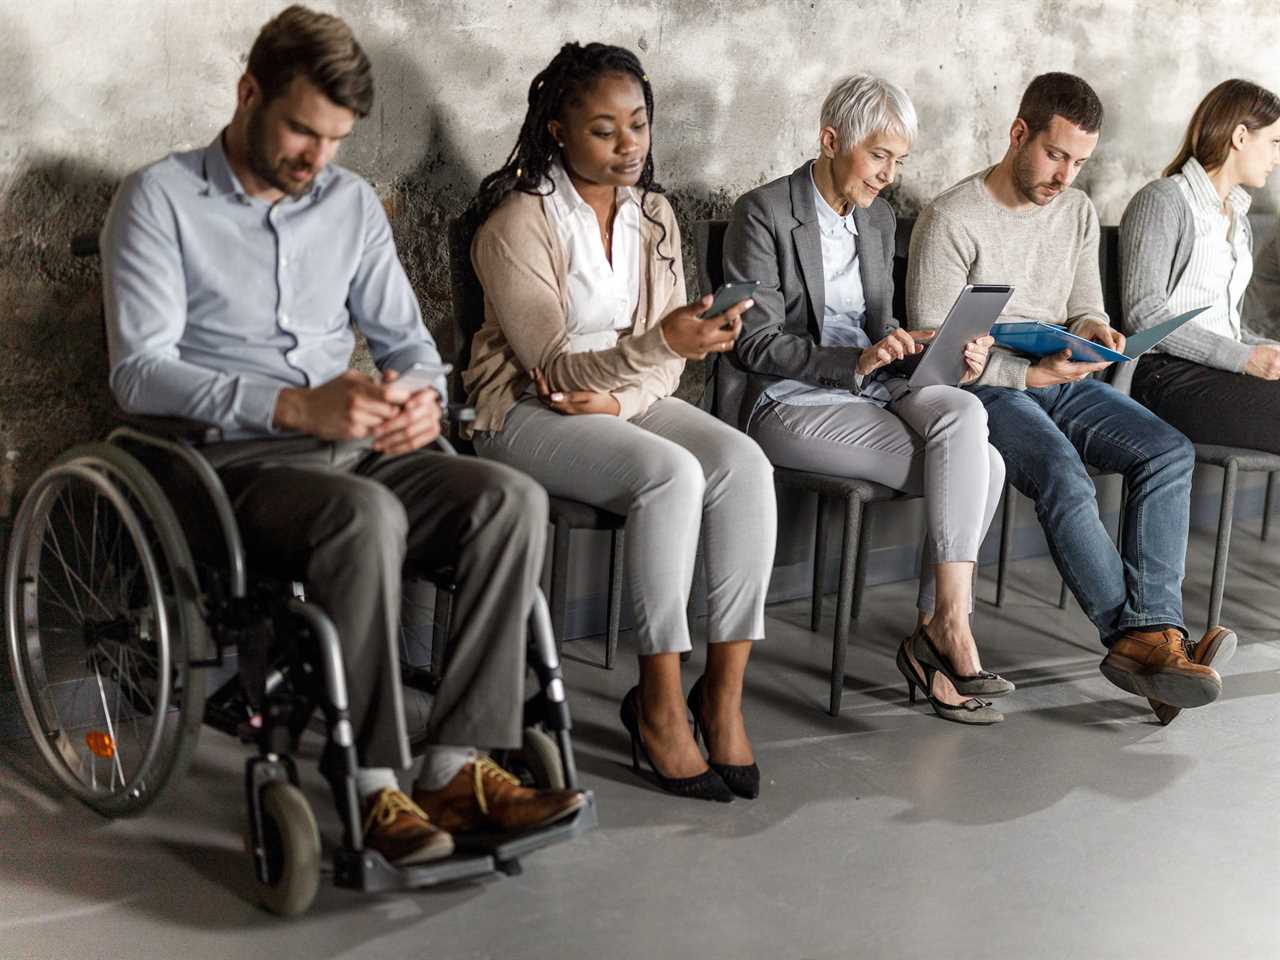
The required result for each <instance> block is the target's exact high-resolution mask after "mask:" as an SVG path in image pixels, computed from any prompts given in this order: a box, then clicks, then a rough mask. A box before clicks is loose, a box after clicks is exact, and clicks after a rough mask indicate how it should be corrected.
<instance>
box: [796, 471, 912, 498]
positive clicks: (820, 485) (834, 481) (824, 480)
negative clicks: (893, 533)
mask: <svg viewBox="0 0 1280 960" xmlns="http://www.w3.org/2000/svg"><path fill="white" fill-rule="evenodd" d="M773 478H774V479H775V480H777V481H778V483H780V484H782V485H783V486H787V487H797V488H799V489H801V490H812V491H814V492H816V493H820V494H822V495H823V496H837V497H841V496H855V497H857V498H858V499H860V500H862V501H863V502H864V503H872V502H874V501H877V500H895V499H897V498H899V497H902V498H906V497H908V496H909V495H908V494H905V493H903V492H902V491H900V490H894V489H893V488H892V487H886V486H885V485H884V484H882V483H875V482H873V481H871V480H861V479H859V478H858V477H841V476H838V475H836V474H831V473H810V472H809V471H807V470H792V469H790V468H789V467H774V468H773Z"/></svg>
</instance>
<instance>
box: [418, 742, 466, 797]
mask: <svg viewBox="0 0 1280 960" xmlns="http://www.w3.org/2000/svg"><path fill="white" fill-rule="evenodd" d="M477 756H478V754H477V752H476V750H475V748H474V747H427V752H426V753H425V754H424V755H423V757H422V772H421V773H419V774H418V780H417V782H416V783H414V785H413V787H414V789H415V790H427V791H430V790H443V789H444V788H445V787H446V786H448V784H449V781H450V780H452V779H453V778H454V777H456V776H457V775H458V771H459V770H461V769H462V768H463V767H465V766H466V765H467V764H468V763H470V762H471V761H472V760H474V759H475V758H476V757H477Z"/></svg>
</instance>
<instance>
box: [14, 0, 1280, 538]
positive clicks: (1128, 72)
mask: <svg viewBox="0 0 1280 960" xmlns="http://www.w3.org/2000/svg"><path fill="white" fill-rule="evenodd" d="M318 5H319V6H323V7H325V8H327V9H331V10H333V11H335V12H337V13H340V14H341V15H343V16H345V17H346V18H347V19H348V20H349V21H350V22H351V23H352V25H353V26H354V28H355V30H356V32H357V34H358V36H359V37H360V38H361V40H362V42H363V43H364V44H365V46H366V48H367V49H368V51H369V53H370V55H371V57H372V59H373V62H374V67H375V74H376V79H377V85H378V99H377V103H376V105H375V108H374V112H373V115H372V116H371V117H370V118H369V119H368V120H366V121H363V122H362V123H360V124H359V125H358V126H357V130H356V134H355V136H354V137H353V138H352V140H351V142H350V143H349V145H348V146H346V147H344V154H343V155H342V157H341V159H342V162H344V163H345V164H347V165H348V166H350V167H352V168H354V169H355V170H357V171H359V172H360V173H362V174H363V175H365V176H366V177H368V178H369V179H370V180H372V181H373V182H374V184H375V185H376V186H377V188H378V190H379V192H380V193H381V194H382V196H383V197H384V198H385V199H386V201H387V204H388V208H389V209H390V210H391V212H392V219H393V223H394V226H395V230H396V235H397V239H398V241H399V244H400V250H401V255H402V257H403V259H404V261H405V265H406V267H407V268H408V271H409V274H410V276H411V278H412V279H413V282H414V284H415V286H416V287H417V289H418V291H419V294H420V296H421V299H422V302H423V305H424V310H425V312H426V314H427V317H428V323H429V325H430V326H431V329H432V330H433V332H435V333H436V334H437V336H438V337H439V338H440V339H441V340H442V341H443V342H444V345H445V347H446V349H447V348H449V347H450V346H451V344H450V343H449V339H450V338H449V336H448V324H447V319H446V318H447V310H448V291H449V285H448V275H447V260H446V256H445V250H444V231H443V224H444V223H445V222H446V220H447V219H448V218H449V217H451V216H453V215H454V214H455V213H456V212H457V211H458V210H459V209H460V208H461V207H462V206H463V204H464V203H465V201H466V199H467V197H468V196H469V195H470V193H471V191H472V190H473V189H474V187H475V185H476V184H477V182H478V181H479V179H480V177H481V176H482V175H483V174H484V173H486V172H488V171H489V170H491V169H492V168H493V167H495V166H496V165H497V164H498V163H500V162H501V160H502V159H503V157H504V156H505V154H506V152H507V151H508V149H509V148H510V146H511V143H512V141H513V139H514V137H515V133H516V130H517V127H518V125H519V122H520V119H521V117H522V115H523V103H524V98H525V92H526V89H527V84H528V81H529V78H530V77H531V76H532V75H533V73H534V72H535V71H536V70H537V69H539V68H540V67H541V66H542V65H544V64H545V63H546V61H547V60H548V59H549V58H550V57H551V55H552V54H553V53H554V52H555V50H556V49H557V47H558V46H559V44H561V43H562V42H564V41H566V40H569V39H581V40H589V39H599V40H605V41H611V42H615V43H620V44H626V45H629V46H631V47H632V48H633V49H636V50H637V51H638V52H639V53H640V54H641V56H642V57H643V59H644V62H645V65H646V69H647V70H648V72H649V76H650V77H651V78H652V80H653V83H654V86H655V90H656V95H657V117H656V124H655V138H654V139H655V149H656V155H657V167H658V172H659V176H660V178H661V179H662V181H663V182H665V184H666V185H667V186H668V188H669V189H670V190H671V192H672V194H673V198H674V200H675V202H676V207H677V210H678V211H679V213H680V215H681V216H682V218H684V219H685V221H686V222H687V221H688V220H692V219H695V218H698V217H704V216H714V215H723V214H724V213H725V212H726V211H727V209H728V204H729V203H730V202H731V201H732V199H733V197H735V196H736V195H737V194H739V193H740V192H742V191H744V190H746V189H749V188H751V187H753V186H756V185H757V184H760V183H762V182H764V181H765V180H768V179H771V178H773V177H776V176H779V175H781V174H783V173H785V172H788V171H789V170H791V169H792V168H793V167H794V166H795V165H796V164H798V163H799V162H800V161H801V160H803V159H804V158H805V157H807V156H809V155H810V154H811V152H812V149H813V141H814V134H815V130H816V113H817V108H818V104H819V103H820V101H821V98H822V94H823V93H824V92H825V89H826V88H827V86H828V85H829V84H830V82H831V81H832V80H833V79H834V78H835V77H836V76H838V75H841V74H843V73H846V72H850V71H854V70H870V71H874V72H878V73H881V74H883V75H885V76H888V77H891V78H893V79H895V80H897V81H899V82H901V83H902V84H904V85H905V86H906V87H907V89H908V90H909V91H910V92H911V94H912V96H913V97H914V99H915V102H916V104H917V107H918V109H919V111H920V115H921V133H920V139H919V142H918V143H917V145H916V147H915V149H914V150H913V151H912V156H911V159H910V162H909V165H908V167H907V169H906V175H905V177H904V178H903V180H902V182H901V184H900V186H898V187H897V188H896V189H895V190H894V191H893V194H892V196H891V202H892V203H894V204H895V206H897V207H898V208H899V209H900V210H901V211H903V212H905V213H908V214H910V213H914V212H915V211H916V210H918V209H919V207H920V206H921V204H922V203H924V202H926V201H927V200H928V198H929V197H931V196H932V195H933V194H934V193H936V192H937V191H938V190H940V189H941V188H943V187H945V186H946V185H948V184H949V183H951V182H953V181H955V180H956V179H958V178H960V177H962V176H964V175H965V174H967V173H969V172H971V171H973V170H975V169H978V168H980V167H981V166H983V165H985V164H987V163H988V162H990V161H991V160H993V159H994V158H996V157H998V155H999V154H1000V153H1001V151H1002V150H1003V147H1004V144H1005V141H1006V133H1007V128H1008V124H1009V122H1010V120H1011V118H1012V116H1013V111H1014V109H1015V107H1016V104H1017V100H1018V97H1019V94H1020V93H1021V90H1022V88H1023V86H1024V85H1025V84H1026V82H1027V81H1028V80H1029V79H1030V78H1031V77H1032V76H1033V75H1035V74H1036V73H1038V72H1041V71H1043V70H1048V69H1062V70H1070V71H1074V72H1077V73H1080V74H1082V75H1083V76H1085V77H1087V78H1088V79H1089V80H1090V81H1091V82H1092V83H1093V84H1094V85H1095V87H1096V88H1097V90H1098V91H1099V93H1100V95H1101V96H1102V99H1103V100H1104V102H1105V103H1106V105H1107V109H1108V119H1107V123H1106V127H1105V130H1104V136H1103V138H1102V142H1101V145H1100V147H1099V150H1098V152H1097V154H1096V158H1095V159H1094V160H1093V161H1092V162H1091V164H1090V165H1089V167H1088V168H1087V169H1086V171H1085V173H1084V174H1083V175H1082V177H1081V180H1080V183H1081V185H1082V186H1083V187H1084V189H1086V190H1087V191H1088V192H1089V193H1090V194H1091V195H1092V196H1093V198H1094V200H1095V202H1096V203H1097V205H1098V207H1099V210H1100V212H1101V215H1102V219H1103V222H1105V223H1115V222H1117V221H1118V219H1119V216H1120V214H1121V212H1122V210H1123V208H1124V204H1125V202H1126V201H1127V199H1128V198H1129V196H1130V195H1131V194H1132V193H1133V192H1134V191H1135V190H1136V189H1137V188H1138V187H1140V186H1141V185H1142V184H1143V183H1144V182H1145V181H1146V180H1148V179H1149V178H1151V177H1153V176H1155V175H1157V173H1158V171H1159V169H1160V168H1161V166H1162V165H1163V164H1164V163H1165V162H1166V161H1167V159H1168V158H1169V157H1170V156H1171V154H1172V153H1173V151H1174V150H1175V148H1176V146H1177V142H1178V139H1179V137H1180V134H1181V131H1182V129H1183V126H1184V124H1185V121H1186V119H1187V117H1188V116H1189V114H1190V112H1191V110H1192V108H1193V107H1194V105H1195V103H1196V102H1197V100H1198V99H1199V97H1200V96H1201V95H1203V93H1204V92H1205V91H1206V90H1208V88H1209V87H1211V86H1212V85H1213V84H1215V83H1217V82H1218V81H1219V80H1221V79H1223V78H1225V77H1227V76H1231V75H1242V76H1246V77H1251V78H1253V79H1255V80H1258V81H1260V82H1262V83H1264V84H1268V85H1270V86H1272V87H1280V68H1277V66H1276V61H1275V55H1274V52H1275V41H1276V39H1277V37H1278V36H1280V8H1277V7H1276V6H1275V5H1274V4H1273V3H1265V2H1261V0H1223V2H1219V3H1217V4H1214V5H1207V4H1204V3H1203V2H1195V3H1192V2H1185V0H1145V2H1138V3H1134V2H1128V0H1104V2H1093V3H1079V4H1074V5H1067V4H1062V3H1058V2H1048V0H1039V2H1030V0H1023V2H981V0H979V2H963V0H885V2H880V3H874V4H871V3H861V2H832V0H819V2H795V0H774V2H769V3H760V2H750V0H739V2H734V3H728V2H723V0H712V2H705V3H698V2H688V0H686V2H649V3H644V2H632V3H625V4H623V3H600V2H595V3H587V2H575V0H524V2H521V3H509V2H485V0H439V2H433V3H413V2H405V0H397V2H392V0H384V2H368V0H366V2H357V0H351V2H341V3H322V4H318ZM281 6H282V4H281V3H274V2H273V3H263V2H247V0H245V2H238V3H233V2H225V0H187V2H184V3H173V2H168V0H165V2H161V0H116V2H112V3H107V2H104V0H99V2H84V0H81V2H74V0H46V2H43V3H39V4H34V3H19V2H17V0H9V2H8V3H5V4H4V5H3V6H0V63H3V64H4V68H5V82H4V83H3V84H0V518H3V517H4V516H6V515H7V514H8V513H9V511H10V509H11V504H10V500H11V496H12V493H13V491H14V490H15V489H21V487H22V485H23V484H24V482H26V481H27V480H29V479H30V478H31V477H32V476H33V475H34V473H35V472H36V471H38V470H39V468H40V467H41V466H42V465H43V464H44V463H46V462H47V461H48V460H49V459H50V458H51V457H52V456H54V455H55V454H56V453H57V452H58V451H59V450H61V449H63V448H64V447H65V446H67V445H68V444H69V443H71V442H73V441H76V440H79V439H84V438H86V437H88V436H90V435H92V434H93V433H94V432H95V431H96V430H98V429H99V428H100V427H101V426H102V425H103V423H104V416H105V412H106V411H107V410H108V404H107V398H106V394H105V391H104V386H103V381H104V352H103V346H102V340H101V334H100V326H99V322H98V309H99V306H98V294H97V283H98V276H97V270H96V266H95V265H94V264H91V263H84V262H77V261H74V260H72V258H71V257H70V256H69V255H68V253H67V251H66V247H67V241H68V240H69V239H70V238H71V237H72V236H73V235H75V234H76V233H78V232H83V231H85V230H91V229H93V228H94V227H95V226H96V225H97V224H98V223H99V222H100V220H101V219H102V216H103V214H104V212H105V209H106V205H107V203H108V201H109V198H110V194H111V191H112V189H113V187H114V184H115V183H116V182H117V181H118V179H119V178H120V177H121V176H122V175H123V174H124V173H126V172H127V171H128V170H130V169H131V168H133V167H136V166H138V165H140V164H143V163H145V162H147V161H149V160H152V159H154V158H157V157H160V156H162V155H163V154H164V153H166V152H167V151H168V150H170V149H173V148H183V147H190V146H194V145H200V144H204V143H206V142H207V141H208V140H210V139H211V138H212V137H213V136H214V135H215V134H216V133H217V131H218V129H219V128H220V126H221V125H222V124H223V123H225V121H226V120H227V119H228V117H229V116H230V114H231V110H232V106H233V91H234V86H235V81H236V78H237V76H238V75H239V73H240V71H241V70H242V68H243V60H244V56H245V54H246V52H247V50H248V48H249V45H250V43H251V42H252V39H253V37H254V35H255V34H256V32H257V29H258V28H259V26H260V25H261V24H262V23H263V22H264V21H265V20H267V19H268V18H269V17H270V16H271V15H272V14H273V13H274V12H275V11H276V10H278V9H279V8H280V7H281ZM1278 182H1280V181H1278ZM1256 204H1257V207H1256V209H1264V210H1266V209H1275V206H1276V203H1275V196H1274V194H1273V193H1272V192H1270V191H1266V192H1263V193H1262V194H1261V195H1260V196H1258V197H1257V200H1256ZM688 272H689V274H690V276H692V270H690V271H688ZM700 384H701V371H700V370H699V369H696V366H691V368H690V370H689V373H688V374H687V376H686V384H685V392H686V393H689V394H696V393H697V391H698V390H699V389H700ZM1028 514H1029V511H1024V516H1027V515H1028ZM1027 519H1028V520H1029V519H1030V517H1029V516H1027ZM893 527H896V524H892V525H890V528H893Z"/></svg>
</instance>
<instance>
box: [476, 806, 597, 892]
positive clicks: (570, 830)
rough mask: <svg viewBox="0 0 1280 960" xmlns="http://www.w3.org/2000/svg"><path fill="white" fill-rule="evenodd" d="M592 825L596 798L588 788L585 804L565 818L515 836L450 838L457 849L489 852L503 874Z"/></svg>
mask: <svg viewBox="0 0 1280 960" xmlns="http://www.w3.org/2000/svg"><path fill="white" fill-rule="evenodd" d="M595 826H596V798H595V794H593V793H592V792H591V791H590V790H588V791H587V802H586V805H585V806H584V807H583V808H582V809H581V810H579V811H578V812H577V813H575V814H574V815H573V816H571V817H569V818H568V819H567V820H561V821H559V822H558V823H553V824H551V825H549V826H546V827H540V828H538V829H537V830H529V831H528V832H526V833H521V834H516V835H515V836H512V835H511V834H508V833H502V834H483V833H475V834H467V835H455V836H454V838H453V841H454V843H455V844H457V848H458V850H459V852H466V853H476V854H488V855H489V856H491V857H492V858H493V860H494V862H495V863H496V864H497V867H498V869H499V870H501V871H502V872H503V873H512V872H515V870H516V868H515V867H514V865H515V864H516V863H517V862H518V861H519V859H520V858H521V857H524V856H527V855H528V854H530V853H533V852H535V851H537V850H541V849H542V848H543V847H549V846H551V845H552V844H553V843H560V842H561V841H563V840H571V839H573V838H574V837H576V836H578V835H579V834H583V833H586V832H587V831H588V830H593V829H595Z"/></svg>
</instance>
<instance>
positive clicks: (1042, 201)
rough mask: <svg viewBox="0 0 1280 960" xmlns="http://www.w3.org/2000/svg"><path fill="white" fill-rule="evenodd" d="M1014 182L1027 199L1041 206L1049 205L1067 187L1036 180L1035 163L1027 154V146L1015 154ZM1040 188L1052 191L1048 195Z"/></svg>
mask: <svg viewBox="0 0 1280 960" xmlns="http://www.w3.org/2000/svg"><path fill="white" fill-rule="evenodd" d="M1013 183H1014V186H1016V187H1017V188H1018V192H1019V193H1020V194H1022V196H1023V197H1024V198H1025V199H1027V200H1029V201H1031V202H1032V203H1034V204H1035V205H1036V206H1039V207H1043V206H1046V205H1048V204H1049V203H1050V202H1051V201H1052V200H1053V198H1054V197H1056V196H1057V195H1058V194H1059V193H1061V192H1062V191H1063V190H1064V189H1065V187H1059V186H1058V185H1057V184H1054V183H1037V182H1036V171H1035V165H1034V164H1033V163H1032V161H1031V158H1030V157H1028V156H1027V155H1026V151H1025V148H1022V149H1019V150H1018V151H1017V152H1016V153H1014V155H1013ZM1039 190H1045V191H1052V192H1051V193H1049V195H1048V196H1047V197H1046V196H1045V195H1044V194H1043V193H1039V192H1038V191H1039Z"/></svg>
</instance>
